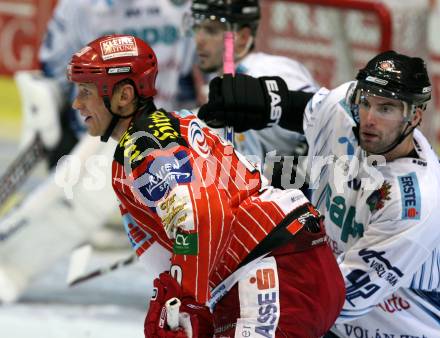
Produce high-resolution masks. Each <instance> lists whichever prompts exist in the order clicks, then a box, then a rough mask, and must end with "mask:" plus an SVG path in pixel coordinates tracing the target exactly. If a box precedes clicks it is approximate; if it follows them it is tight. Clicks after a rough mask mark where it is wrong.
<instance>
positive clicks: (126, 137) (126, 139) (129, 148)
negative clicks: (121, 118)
mask: <svg viewBox="0 0 440 338" xmlns="http://www.w3.org/2000/svg"><path fill="white" fill-rule="evenodd" d="M132 129H133V127H130V128H128V129H127V130H126V131H125V133H124V134H123V135H122V137H121V139H120V140H119V147H120V148H123V154H124V157H125V158H127V159H128V160H129V163H133V162H136V161H140V160H141V159H143V158H144V157H143V156H142V154H141V151H140V150H139V149H138V146H137V144H136V143H135V141H134V139H133V135H132V134H131V133H132Z"/></svg>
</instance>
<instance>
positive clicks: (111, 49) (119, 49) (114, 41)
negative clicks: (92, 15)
mask: <svg viewBox="0 0 440 338" xmlns="http://www.w3.org/2000/svg"><path fill="white" fill-rule="evenodd" d="M99 44H100V46H101V55H102V59H103V60H109V59H114V58H118V57H123V56H138V48H137V46H136V40H135V39H134V37H132V36H119V37H115V38H108V39H106V40H103V41H101V42H100V43H99Z"/></svg>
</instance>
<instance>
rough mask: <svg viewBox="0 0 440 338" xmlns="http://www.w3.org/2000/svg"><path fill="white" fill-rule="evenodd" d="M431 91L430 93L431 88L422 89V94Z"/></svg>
mask: <svg viewBox="0 0 440 338" xmlns="http://www.w3.org/2000/svg"><path fill="white" fill-rule="evenodd" d="M431 91H432V87H431V86H428V87H424V88H423V89H422V93H430V92H431Z"/></svg>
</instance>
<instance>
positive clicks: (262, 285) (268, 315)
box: [250, 268, 279, 337]
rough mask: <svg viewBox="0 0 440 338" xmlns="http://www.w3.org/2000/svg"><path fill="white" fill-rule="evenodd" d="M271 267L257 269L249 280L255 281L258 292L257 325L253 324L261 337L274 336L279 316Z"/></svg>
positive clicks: (275, 283) (276, 291) (276, 286)
mask: <svg viewBox="0 0 440 338" xmlns="http://www.w3.org/2000/svg"><path fill="white" fill-rule="evenodd" d="M275 273H276V272H275V270H274V269H273V268H266V269H258V270H257V271H256V274H255V277H252V278H251V280H250V282H251V283H252V284H254V283H256V286H257V289H258V291H259V292H258V294H257V299H258V314H259V315H258V317H257V321H258V323H259V325H256V326H255V333H256V334H258V335H261V336H263V337H274V335H275V330H276V324H277V321H278V316H279V299H278V298H279V292H278V285H277V280H276V276H275Z"/></svg>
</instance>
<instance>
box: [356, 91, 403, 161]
mask: <svg viewBox="0 0 440 338" xmlns="http://www.w3.org/2000/svg"><path fill="white" fill-rule="evenodd" d="M403 111H404V106H403V103H402V101H399V100H394V99H390V98H386V97H380V96H374V95H371V96H368V95H366V96H364V97H362V98H361V99H360V102H359V117H360V130H359V139H360V145H361V147H362V148H363V149H364V150H366V151H368V152H370V153H373V154H377V153H381V152H383V151H385V150H386V149H387V148H388V147H390V145H391V144H392V143H393V142H395V140H396V139H397V138H398V137H399V136H400V135H401V133H402V131H403V129H404V126H405V124H406V123H405V120H404V117H403Z"/></svg>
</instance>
